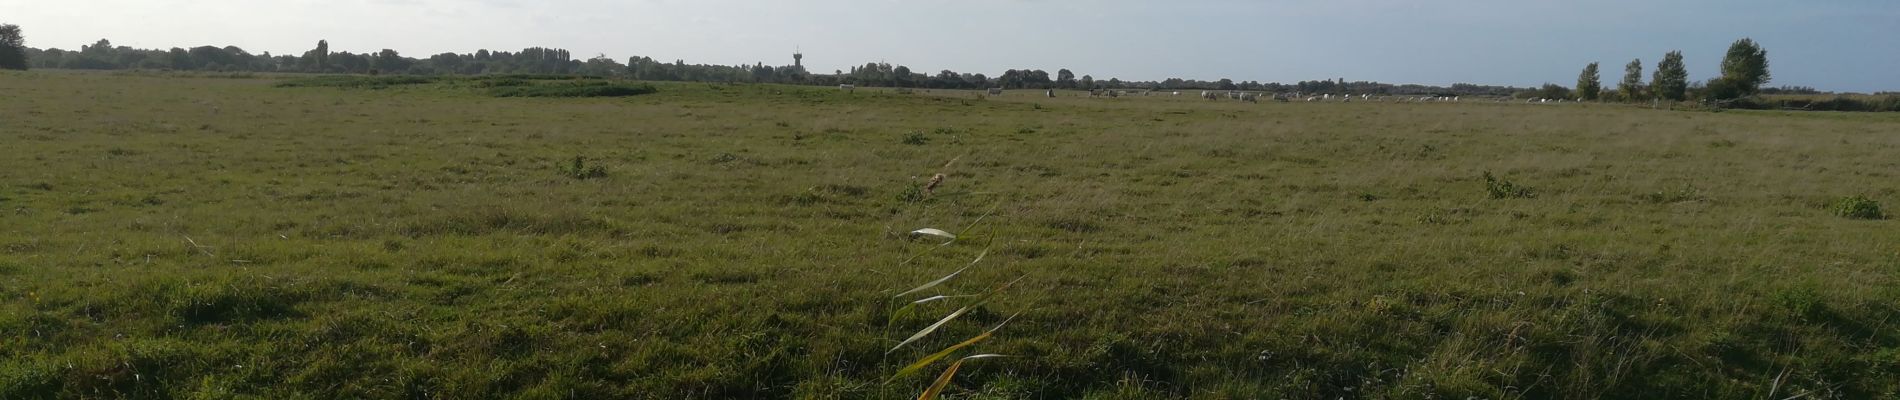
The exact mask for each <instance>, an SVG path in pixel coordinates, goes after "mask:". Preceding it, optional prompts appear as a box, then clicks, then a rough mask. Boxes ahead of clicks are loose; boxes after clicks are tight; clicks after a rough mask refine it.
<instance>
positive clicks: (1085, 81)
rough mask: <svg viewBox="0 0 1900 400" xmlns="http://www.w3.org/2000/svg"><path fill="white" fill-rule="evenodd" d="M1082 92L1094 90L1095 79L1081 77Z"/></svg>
mask: <svg viewBox="0 0 1900 400" xmlns="http://www.w3.org/2000/svg"><path fill="white" fill-rule="evenodd" d="M1082 90H1095V77H1094V76H1091V75H1082Z"/></svg>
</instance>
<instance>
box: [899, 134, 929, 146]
mask: <svg viewBox="0 0 1900 400" xmlns="http://www.w3.org/2000/svg"><path fill="white" fill-rule="evenodd" d="M925 143H930V138H929V137H925V136H924V133H923V132H911V133H906V134H904V144H908V145H913V146H922V145H924V144H925Z"/></svg>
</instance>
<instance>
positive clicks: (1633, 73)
mask: <svg viewBox="0 0 1900 400" xmlns="http://www.w3.org/2000/svg"><path fill="white" fill-rule="evenodd" d="M1616 90H1617V91H1618V92H1622V93H1623V99H1624V100H1628V101H1636V100H1641V99H1642V98H1643V59H1641V58H1638V59H1635V60H1630V63H1629V65H1626V66H1624V67H1623V83H1620V84H1617V86H1616Z"/></svg>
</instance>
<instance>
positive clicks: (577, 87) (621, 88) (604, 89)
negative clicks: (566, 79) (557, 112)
mask: <svg viewBox="0 0 1900 400" xmlns="http://www.w3.org/2000/svg"><path fill="white" fill-rule="evenodd" d="M655 92H659V89H655V88H653V86H652V85H633V84H624V83H607V82H575V83H570V84H549V85H527V86H510V87H497V88H494V89H491V90H489V91H488V94H489V95H490V96H495V97H627V96H638V95H643V94H652V93H655Z"/></svg>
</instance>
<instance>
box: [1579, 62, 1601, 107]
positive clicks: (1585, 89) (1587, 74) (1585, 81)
mask: <svg viewBox="0 0 1900 400" xmlns="http://www.w3.org/2000/svg"><path fill="white" fill-rule="evenodd" d="M1602 90H1603V81H1602V77H1601V76H1600V75H1598V74H1597V63H1590V65H1587V66H1584V67H1583V74H1581V75H1578V76H1577V97H1581V98H1583V99H1584V100H1587V101H1596V100H1597V97H1598V95H1599V94H1600V93H1601V91H1602Z"/></svg>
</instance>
